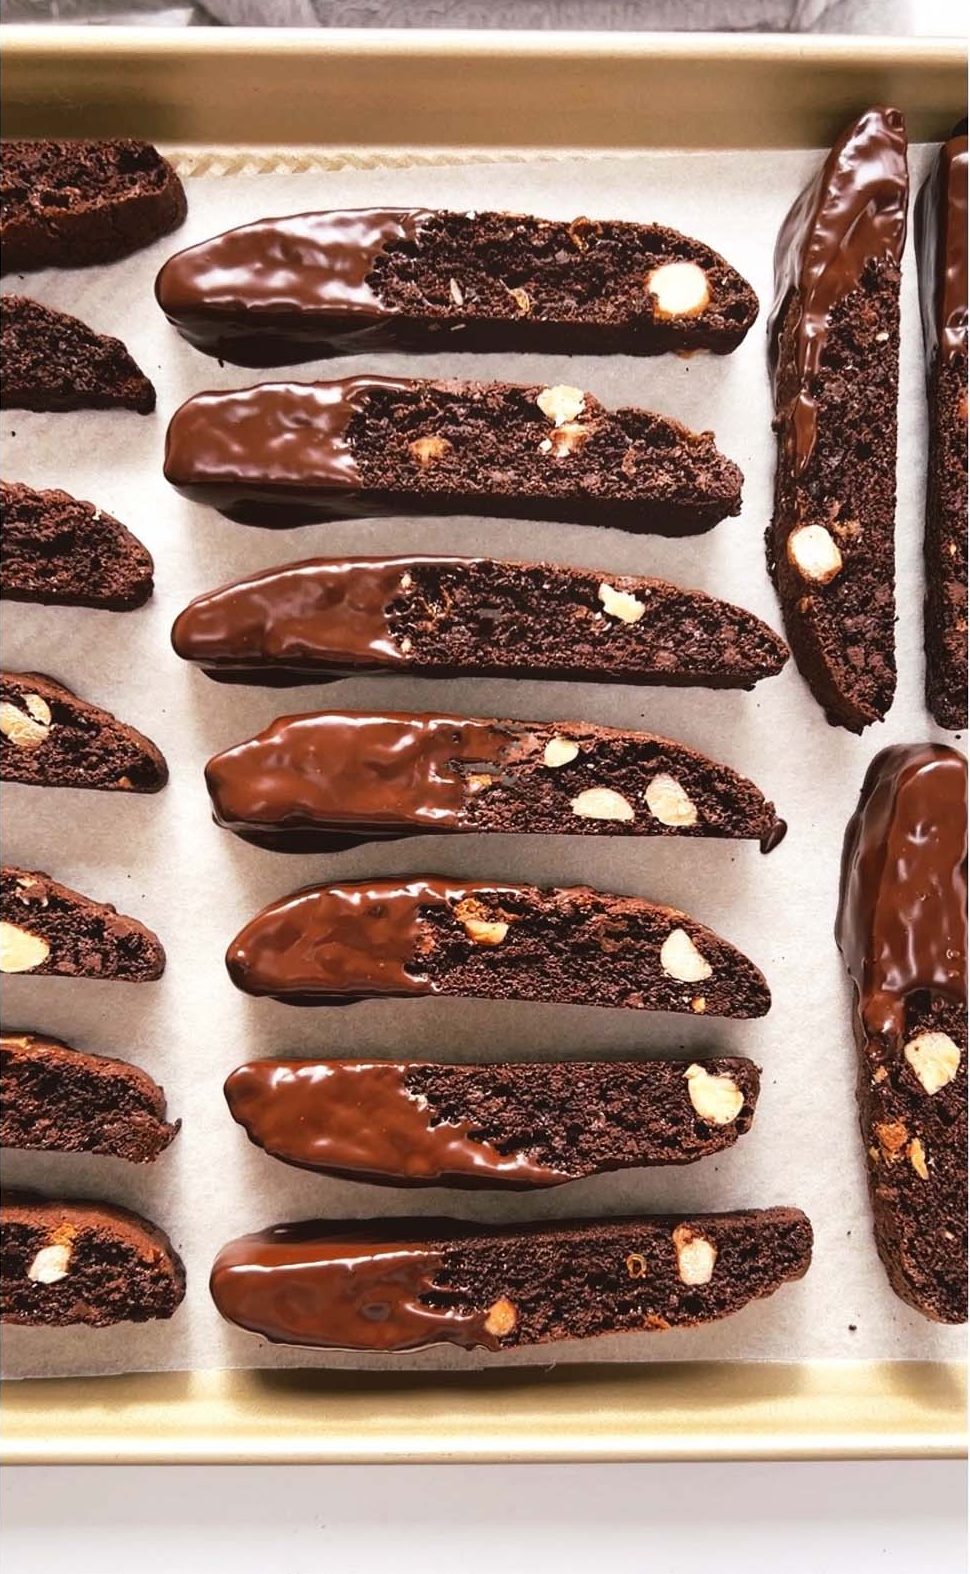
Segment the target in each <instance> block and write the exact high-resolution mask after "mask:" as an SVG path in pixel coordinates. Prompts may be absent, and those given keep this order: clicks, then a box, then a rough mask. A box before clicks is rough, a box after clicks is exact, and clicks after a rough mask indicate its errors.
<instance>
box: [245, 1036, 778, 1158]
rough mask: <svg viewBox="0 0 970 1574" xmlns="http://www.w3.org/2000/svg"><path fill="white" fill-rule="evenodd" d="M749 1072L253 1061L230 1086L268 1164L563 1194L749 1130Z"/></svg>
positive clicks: (700, 1151) (701, 1066)
mask: <svg viewBox="0 0 970 1574" xmlns="http://www.w3.org/2000/svg"><path fill="white" fill-rule="evenodd" d="M758 1090H759V1075H758V1068H757V1066H755V1065H754V1064H753V1063H752V1062H751V1061H750V1060H736V1059H734V1060H731V1059H726V1060H706V1061H704V1062H694V1063H693V1064H691V1065H684V1064H683V1063H682V1062H680V1061H675V1060H646V1061H608V1060H602V1061H569V1062H561V1061H560V1062H554V1061H553V1062H549V1061H546V1062H539V1061H524V1062H518V1063H516V1064H505V1065H498V1064H486V1065H481V1064H475V1065H442V1064H435V1065H432V1064H429V1063H427V1062H420V1061H361V1060H254V1061H250V1062H249V1063H248V1065H244V1066H239V1067H237V1069H236V1070H235V1071H233V1072H232V1073H231V1074H230V1076H229V1077H228V1079H227V1081H226V1087H225V1092H226V1101H227V1103H228V1105H229V1109H230V1111H231V1112H232V1115H233V1118H234V1119H235V1120H237V1121H238V1122H239V1124H240V1125H241V1126H242V1127H243V1128H244V1129H245V1131H246V1135H247V1136H248V1137H249V1140H250V1141H251V1142H254V1143H255V1144H256V1145H257V1146H258V1147H260V1148H263V1149H264V1150H265V1151H266V1152H267V1153H268V1154H270V1155H271V1156H272V1157H273V1158H276V1159H281V1160H282V1161H283V1162H284V1163H285V1164H293V1165H296V1166H297V1167H298V1168H301V1169H309V1170H319V1171H322V1172H324V1173H325V1174H328V1175H337V1176H340V1177H342V1178H344V1179H347V1180H359V1181H370V1182H373V1183H379V1184H384V1185H392V1186H439V1185H447V1186H472V1187H477V1186H493V1187H514V1188H518V1189H528V1188H533V1187H542V1186H559V1185H562V1184H564V1183H565V1182H566V1181H571V1180H579V1179H580V1178H581V1177H583V1176H586V1175H601V1174H603V1173H604V1172H605V1171H607V1170H620V1169H632V1168H634V1167H637V1166H640V1165H654V1164H693V1163H694V1162H695V1161H696V1160H697V1159H702V1158H705V1157H706V1156H707V1155H708V1154H711V1153H720V1152H721V1151H723V1149H725V1148H728V1147H730V1146H731V1145H732V1143H734V1142H736V1141H737V1139H738V1137H739V1136H742V1135H743V1134H744V1133H745V1132H746V1131H747V1130H748V1128H749V1127H750V1125H751V1121H752V1119H753V1118H754V1110H755V1104H756V1103H757V1098H758Z"/></svg>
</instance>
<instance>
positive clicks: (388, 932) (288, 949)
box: [226, 880, 526, 1003]
mask: <svg viewBox="0 0 970 1574" xmlns="http://www.w3.org/2000/svg"><path fill="white" fill-rule="evenodd" d="M523 889H526V888H523V887H521V886H502V885H489V884H478V885H475V884H472V885H467V886H460V885H451V884H449V882H448V881H445V880H412V881H411V882H410V883H409V884H407V885H403V884H395V882H394V881H393V880H385V881H375V882H374V884H373V885H367V884H366V883H365V884H357V885H328V886H310V887H309V888H307V889H306V890H303V891H297V892H295V893H294V895H293V896H290V897H286V898H285V899H284V900H283V901H282V902H275V903H273V904H272V905H271V906H270V907H266V908H264V909H263V911H262V912H261V913H258V914H257V915H256V917H255V918H254V919H253V920H252V921H251V923H249V924H247V925H246V927H245V929H243V930H241V931H240V933H239V934H238V935H237V936H236V938H235V940H234V941H233V942H232V944H231V945H230V947H229V950H228V951H227V953H226V966H227V968H228V969H229V976H230V977H231V979H232V981H233V983H234V984H235V985H236V986H237V988H239V989H243V990H245V991H246V993H247V994H251V995H275V996H277V997H278V998H280V999H292V1000H295V1001H297V1002H298V1003H302V1002H304V1001H326V1000H327V999H328V998H330V999H337V1000H341V999H345V1000H361V999H364V998H366V997H368V996H373V995H431V994H435V993H436V992H437V991H436V987H435V985H434V984H433V983H432V981H431V980H430V979H429V978H428V976H427V974H426V973H425V972H423V971H422V967H421V958H422V951H423V949H424V948H425V947H426V946H427V943H428V942H427V938H426V937H425V936H424V935H423V933H422V910H428V909H431V908H442V909H448V908H453V907H454V906H455V904H457V903H458V902H461V901H463V900H465V899H466V898H475V897H476V896H477V895H479V894H480V893H487V894H489V895H492V896H498V898H499V899H501V897H502V896H503V895H506V894H508V895H516V894H518V893H520V892H521V891H522V890H523Z"/></svg>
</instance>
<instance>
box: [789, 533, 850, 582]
mask: <svg viewBox="0 0 970 1574" xmlns="http://www.w3.org/2000/svg"><path fill="white" fill-rule="evenodd" d="M786 550H787V553H788V561H789V562H790V563H791V564H792V565H793V567H794V568H797V570H798V572H799V573H800V574H801V576H802V578H803V579H807V580H809V581H810V582H811V583H812V584H815V585H828V584H829V583H830V582H831V581H832V580H833V579H835V577H836V576H837V575H838V574H840V573H841V571H842V553H841V552H840V550H839V548H838V546H837V544H836V542H835V541H833V539H832V537H831V536H830V535H829V532H828V531H827V530H826V528H825V526H824V525H799V526H798V528H797V529H796V530H793V531H792V533H791V535H790V536H789V537H788V545H787V548H786Z"/></svg>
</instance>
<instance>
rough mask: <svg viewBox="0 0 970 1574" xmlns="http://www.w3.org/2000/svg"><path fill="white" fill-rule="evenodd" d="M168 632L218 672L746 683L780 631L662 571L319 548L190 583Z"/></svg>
mask: <svg viewBox="0 0 970 1574" xmlns="http://www.w3.org/2000/svg"><path fill="white" fill-rule="evenodd" d="M172 643H173V645H174V646H175V649H176V651H177V652H178V654H179V655H180V656H182V657H183V658H184V659H185V660H186V661H194V662H198V664H199V665H200V666H202V667H203V668H204V669H205V671H206V672H207V673H208V675H209V676H210V677H212V678H218V679H223V680H225V681H227V682H240V683H264V684H270V685H281V686H282V685H286V684H299V683H320V682H323V681H326V680H327V679H330V678H338V677H342V676H344V675H350V674H352V673H355V672H371V673H380V672H396V671H400V672H409V673H413V674H414V675H415V676H416V677H422V676H423V677H457V676H461V675H464V674H466V673H467V674H469V675H476V676H484V675H490V676H494V677H523V678H525V677H528V678H533V679H563V680H567V681H568V680H578V681H585V682H593V683H595V682H604V683H611V682H612V683H639V684H678V685H679V684H696V685H699V686H701V687H705V688H743V689H747V688H751V687H753V685H754V684H755V683H757V682H759V681H760V679H762V678H768V677H772V676H774V675H775V674H776V673H778V672H780V671H781V669H782V667H783V666H784V664H785V662H786V661H787V659H788V650H787V647H786V645H785V642H784V640H782V639H781V638H779V636H778V635H777V634H776V633H775V632H774V630H773V629H771V628H769V627H768V625H767V624H766V623H763V622H762V621H761V619H760V618H757V617H755V616H754V614H753V613H751V612H747V611H745V610H744V608H742V607H737V606H733V605H732V604H731V603H730V602H727V601H719V600H717V599H716V598H715V597H713V596H708V595H705V594H704V592H703V591H700V590H682V589H681V588H680V587H679V586H677V585H671V584H669V583H667V582H666V581H665V580H662V579H646V578H642V577H640V576H634V575H631V574H611V573H609V572H608V571H603V572H597V571H596V570H591V569H585V568H570V567H566V566H564V565H561V564H559V565H556V564H551V563H507V562H501V561H498V560H496V559H492V558H453V557H421V558H405V557H398V558H387V559H382V558H357V559H351V560H348V561H343V562H342V561H340V560H339V559H336V558H318V559H313V560H311V561H310V562H307V563H297V564H292V565H288V566H285V567H283V568H277V569H270V570H268V571H266V572H264V573H261V574H256V575H253V577H252V578H250V579H242V580H239V581H237V582H236V583H235V584H231V585H226V586H225V587H223V588H222V589H220V590H215V591H212V592H210V593H209V594H208V595H204V596H200V597H198V598H197V600H195V601H193V602H192V603H191V605H190V606H188V607H187V608H186V609H185V611H184V612H183V613H182V614H181V615H180V616H179V618H178V619H177V620H176V622H175V626H174V628H173V630H172Z"/></svg>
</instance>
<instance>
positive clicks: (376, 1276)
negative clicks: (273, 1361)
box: [210, 1208, 812, 1351]
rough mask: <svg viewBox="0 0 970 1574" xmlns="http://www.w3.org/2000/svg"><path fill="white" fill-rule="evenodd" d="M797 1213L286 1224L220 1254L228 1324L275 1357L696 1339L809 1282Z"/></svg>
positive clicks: (803, 1224) (219, 1284) (805, 1224)
mask: <svg viewBox="0 0 970 1574" xmlns="http://www.w3.org/2000/svg"><path fill="white" fill-rule="evenodd" d="M811 1254H812V1228H811V1225H810V1224H809V1221H808V1219H807V1218H806V1217H805V1215H804V1214H803V1213H800V1212H799V1211H798V1209H797V1208H767V1209H764V1210H763V1211H757V1210H750V1211H747V1212H740V1213H721V1214H716V1213H715V1214H701V1215H696V1216H691V1217H686V1218H684V1217H677V1216H670V1217H653V1218H626V1219H614V1220H611V1221H609V1222H599V1221H588V1220H583V1221H581V1222H575V1223H573V1222H569V1223H563V1224H556V1225H545V1226H542V1225H538V1226H526V1227H518V1228H508V1227H506V1228H499V1229H485V1228H482V1227H481V1226H477V1227H476V1226H474V1225H462V1224H459V1223H458V1222H457V1221H455V1220H453V1219H371V1220H364V1221H357V1222H355V1223H353V1224H342V1223H336V1222H334V1221H330V1220H327V1221H323V1220H321V1221H319V1222H316V1223H314V1222H308V1223H306V1224H300V1225H279V1226H278V1227H277V1228H276V1229H272V1230H267V1231H265V1232H264V1233H262V1234H259V1235H249V1236H243V1237H241V1238H240V1239H239V1240H236V1241H232V1242H231V1243H230V1244H229V1245H227V1246H225V1247H223V1249H222V1251H221V1252H220V1253H219V1255H218V1257H217V1258H216V1261H215V1264H214V1265H213V1269H212V1276H211V1279H210V1287H211V1290H212V1295H213V1298H214V1300H215V1303H216V1305H217V1307H218V1308H219V1310H220V1312H221V1313H222V1315H223V1317H226V1318H228V1319H229V1320H230V1321H231V1322H235V1323H239V1324H240V1325H241V1326H242V1327H244V1328H248V1329H250V1330H251V1331H252V1332H254V1333H259V1334H262V1335H263V1336H264V1337H265V1338H267V1339H270V1340H274V1341H277V1342H280V1343H289V1344H301V1345H317V1346H321V1347H331V1348H338V1349H349V1350H362V1351H394V1350H413V1349H418V1348H420V1347H422V1346H425V1345H434V1344H442V1343H451V1344H458V1345H464V1346H466V1347H472V1346H479V1347H483V1348H485V1349H488V1350H506V1349H513V1348H515V1347H516V1346H518V1345H532V1344H545V1343H548V1342H552V1341H555V1340H559V1339H589V1338H593V1337H595V1336H596V1335H598V1334H610V1333H643V1332H647V1331H657V1332H659V1331H661V1330H664V1329H668V1328H691V1327H696V1326H697V1325H698V1324H699V1323H707V1322H713V1321H716V1320H717V1319H718V1318H721V1317H727V1316H729V1315H730V1314H731V1313H733V1312H737V1311H740V1309H741V1308H742V1307H743V1306H746V1305H747V1304H748V1303H749V1302H750V1301H753V1300H757V1299H759V1298H761V1297H763V1296H766V1295H772V1294H774V1292H775V1291H776V1290H777V1289H779V1288H780V1287H781V1286H782V1285H783V1284H785V1283H787V1282H789V1281H790V1280H793V1279H800V1278H801V1277H802V1276H803V1275H804V1274H805V1273H806V1272H807V1270H808V1267H809V1264H810V1261H811Z"/></svg>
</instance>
